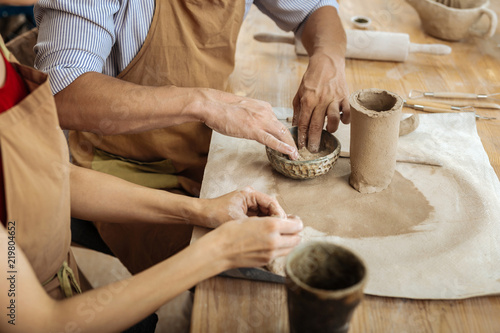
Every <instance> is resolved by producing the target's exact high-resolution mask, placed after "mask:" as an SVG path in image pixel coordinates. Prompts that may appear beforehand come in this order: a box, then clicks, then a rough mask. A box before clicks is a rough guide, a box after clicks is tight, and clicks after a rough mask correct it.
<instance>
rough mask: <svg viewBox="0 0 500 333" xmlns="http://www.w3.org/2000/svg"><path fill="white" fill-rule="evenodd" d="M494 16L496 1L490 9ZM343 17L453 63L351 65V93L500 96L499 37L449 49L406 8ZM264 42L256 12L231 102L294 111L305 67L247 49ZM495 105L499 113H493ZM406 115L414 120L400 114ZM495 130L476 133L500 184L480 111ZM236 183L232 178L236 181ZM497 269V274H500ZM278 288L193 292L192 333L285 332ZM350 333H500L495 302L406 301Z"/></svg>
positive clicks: (370, 4)
mask: <svg viewBox="0 0 500 333" xmlns="http://www.w3.org/2000/svg"><path fill="white" fill-rule="evenodd" d="M491 3H492V4H491V7H490V8H492V9H493V10H495V11H496V12H497V13H498V14H500V1H491ZM340 15H341V18H342V20H343V22H344V27H345V28H346V29H350V28H352V26H351V24H350V21H349V18H350V17H351V16H354V15H366V16H369V17H371V18H372V20H373V22H372V26H373V28H374V29H375V30H379V31H393V32H404V33H408V34H409V35H410V39H411V41H412V42H416V43H442V44H446V45H449V46H451V47H452V50H453V51H452V54H450V55H447V56H433V55H427V54H410V56H409V57H408V59H407V60H406V61H405V62H404V63H402V62H400V63H396V62H378V61H365V60H347V62H346V75H347V82H348V85H349V89H350V91H351V92H354V91H356V90H359V89H364V88H381V89H387V90H390V91H393V92H395V93H397V94H400V96H403V97H404V98H405V97H406V96H407V95H408V93H409V92H410V90H412V89H417V90H422V91H452V92H473V93H485V94H492V93H495V92H500V61H499V60H500V33H499V31H500V29H497V33H496V34H495V36H493V38H491V39H488V40H480V39H476V38H470V39H467V40H465V41H461V42H455V43H449V42H444V41H441V40H438V39H434V38H432V37H430V36H427V35H426V34H425V33H424V32H423V31H422V30H421V28H420V19H419V17H418V15H417V14H416V12H415V11H414V9H413V8H412V7H411V6H410V5H408V4H407V3H406V2H405V1H403V0H391V1H382V0H371V1H362V0H351V1H346V0H342V2H341V8H340ZM261 32H273V33H282V32H281V31H280V30H279V28H277V27H276V25H275V24H274V23H273V22H272V21H271V20H270V19H269V18H267V17H265V16H264V15H263V14H262V13H260V12H259V11H258V10H257V9H256V8H255V7H253V8H252V10H251V12H250V13H249V15H248V17H247V18H246V20H245V22H244V24H243V27H242V29H241V34H240V38H239V40H238V49H237V55H236V63H237V65H236V69H235V71H234V73H233V75H232V77H231V89H232V91H233V92H234V93H236V94H239V95H244V96H249V97H252V98H258V99H262V100H265V101H268V102H270V103H271V104H272V105H273V106H280V107H290V108H291V107H292V100H293V97H294V95H295V93H296V91H297V88H298V85H299V83H300V79H301V78H302V75H303V73H304V71H305V70H306V68H307V62H308V60H307V57H298V56H297V55H296V54H295V52H294V47H293V46H292V45H287V44H264V43H259V42H257V41H254V40H253V35H254V34H256V33H261ZM499 104H500V103H499ZM403 111H404V112H413V111H412V110H411V109H407V108H405V109H404V110H403ZM477 113H478V114H480V115H485V116H496V117H498V118H499V119H498V120H477V129H478V133H479V136H480V137H481V140H482V142H483V145H484V148H485V150H486V152H487V153H488V156H489V158H490V162H491V164H492V166H493V168H494V169H495V172H496V174H497V176H498V175H500V110H498V111H495V110H486V109H478V111H477ZM236 176H237V175H235V177H236ZM499 269H500V268H499ZM287 320H288V315H287V308H286V295H285V289H284V286H282V285H278V284H272V283H263V282H254V281H246V280H235V279H229V278H222V277H215V278H211V279H209V280H206V281H204V282H202V283H200V284H199V285H198V286H197V288H196V292H195V299H194V308H193V315H192V321H191V331H192V332H231V333H234V332H259V333H262V332H288V321H287ZM350 332H398V333H404V332H478V333H486V332H497V333H498V332H500V296H488V297H477V298H471V299H465V300H455V301H449V300H410V299H400V298H389V297H376V296H368V295H367V296H366V297H365V299H364V300H363V302H362V303H361V305H360V306H359V307H358V308H357V309H356V312H355V313H354V317H353V319H352V322H351V329H350Z"/></svg>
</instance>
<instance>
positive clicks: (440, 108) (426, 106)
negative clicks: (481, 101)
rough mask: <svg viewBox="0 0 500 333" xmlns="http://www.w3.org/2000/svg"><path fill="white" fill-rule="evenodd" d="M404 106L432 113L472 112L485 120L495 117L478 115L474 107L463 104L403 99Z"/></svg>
mask: <svg viewBox="0 0 500 333" xmlns="http://www.w3.org/2000/svg"><path fill="white" fill-rule="evenodd" d="M404 106H405V107H408V108H412V109H415V110H419V111H424V112H432V113H443V112H474V117H476V118H478V119H485V120H493V119H496V118H495V117H485V116H480V115H478V114H476V112H475V109H474V108H473V107H471V106H465V107H458V106H452V105H448V104H441V103H435V102H425V101H419V102H414V101H408V100H405V101H404Z"/></svg>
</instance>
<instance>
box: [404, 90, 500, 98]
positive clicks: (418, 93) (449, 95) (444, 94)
mask: <svg viewBox="0 0 500 333" xmlns="http://www.w3.org/2000/svg"><path fill="white" fill-rule="evenodd" d="M493 96H500V93H495V94H474V93H458V92H446V91H438V92H431V91H420V90H411V91H410V93H409V94H408V97H409V98H413V99H418V98H422V97H433V98H463V99H475V100H485V99H492V100H495V101H500V98H495V97H493Z"/></svg>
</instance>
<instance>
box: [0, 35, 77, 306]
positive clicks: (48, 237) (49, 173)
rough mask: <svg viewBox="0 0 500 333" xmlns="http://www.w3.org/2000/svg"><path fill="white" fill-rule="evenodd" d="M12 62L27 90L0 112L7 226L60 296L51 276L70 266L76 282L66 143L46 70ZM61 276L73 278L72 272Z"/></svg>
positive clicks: (65, 271)
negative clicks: (71, 246)
mask: <svg viewBox="0 0 500 333" xmlns="http://www.w3.org/2000/svg"><path fill="white" fill-rule="evenodd" d="M0 44H2V41H1V40H0ZM8 59H9V60H13V59H12V58H9V57H8ZM13 65H14V67H15V68H16V70H17V72H18V73H19V74H20V75H21V77H22V78H23V80H24V81H25V82H26V84H27V86H28V90H29V92H30V93H29V95H28V96H27V97H26V98H25V99H23V100H22V101H21V102H20V103H19V104H17V105H16V106H14V107H12V108H11V109H9V110H7V111H6V112H4V113H2V114H0V147H1V152H2V162H3V167H4V181H5V196H6V208H7V221H8V222H11V224H10V225H11V226H12V223H15V241H16V244H17V246H19V247H20V248H22V249H23V251H24V253H25V254H26V256H27V258H28V260H29V261H30V263H31V266H32V267H33V269H34V271H35V273H36V275H37V277H38V280H39V281H40V283H43V284H44V287H45V290H46V291H47V293H48V294H49V295H50V296H52V297H54V298H63V297H64V294H63V291H62V290H61V288H60V283H59V281H60V279H58V278H54V277H55V276H56V275H57V273H58V272H59V274H60V275H61V280H63V279H65V278H66V277H67V275H68V274H69V275H71V272H70V271H71V270H72V271H73V272H74V273H75V275H76V276H75V278H76V282H77V283H78V274H77V268H76V263H75V261H74V258H73V256H72V254H71V251H70V243H71V231H70V224H69V221H70V197H69V155H68V149H67V144H66V140H65V138H64V135H63V132H62V130H61V128H60V127H59V121H58V119H57V112H56V107H55V103H54V98H53V97H52V93H51V91H50V86H49V83H48V79H47V75H45V74H43V73H41V72H39V71H36V70H34V69H32V68H29V67H26V66H22V65H19V64H16V63H13ZM64 263H66V265H65V264H64ZM68 266H69V267H71V270H68V269H67V268H68ZM61 267H62V269H61ZM65 281H69V283H70V284H71V283H72V282H71V278H69V280H68V279H65ZM44 282H47V283H44ZM77 288H78V287H77ZM77 288H76V289H77ZM70 292H71V291H70ZM68 296H69V295H68Z"/></svg>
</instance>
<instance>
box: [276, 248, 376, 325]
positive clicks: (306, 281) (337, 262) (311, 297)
mask: <svg viewBox="0 0 500 333" xmlns="http://www.w3.org/2000/svg"><path fill="white" fill-rule="evenodd" d="M285 272H286V279H285V285H286V290H287V305H288V319H289V320H288V321H289V323H290V332H291V333H306V332H307V333H319V332H325V333H326V332H328V333H346V332H347V331H348V330H349V322H350V320H351V317H352V315H353V312H354V310H355V308H356V307H357V306H358V304H359V303H360V302H361V300H362V298H363V288H364V286H365V283H366V280H367V271H366V267H365V265H364V263H363V261H362V260H361V259H360V258H359V257H358V256H356V255H355V254H354V253H353V252H351V251H350V250H348V249H346V248H343V247H341V246H338V245H335V244H332V243H329V242H325V241H318V242H309V243H304V244H302V245H299V246H298V247H296V248H295V249H294V250H293V251H292V252H291V253H290V254H289V255H288V257H287V262H286V266H285Z"/></svg>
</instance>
